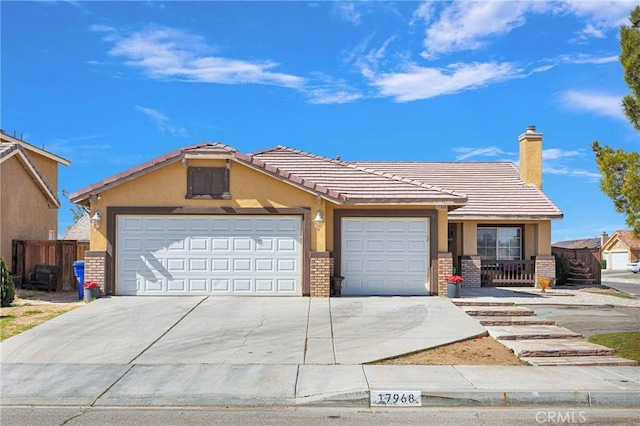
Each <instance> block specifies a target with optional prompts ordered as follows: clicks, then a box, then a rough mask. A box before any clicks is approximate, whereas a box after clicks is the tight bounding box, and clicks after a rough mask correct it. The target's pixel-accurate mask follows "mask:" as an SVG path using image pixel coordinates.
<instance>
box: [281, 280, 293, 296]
mask: <svg viewBox="0 0 640 426" xmlns="http://www.w3.org/2000/svg"><path fill="white" fill-rule="evenodd" d="M277 290H278V292H279V293H295V291H296V281H295V280H291V279H278V280H277Z"/></svg>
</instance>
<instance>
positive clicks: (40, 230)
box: [0, 155, 58, 264]
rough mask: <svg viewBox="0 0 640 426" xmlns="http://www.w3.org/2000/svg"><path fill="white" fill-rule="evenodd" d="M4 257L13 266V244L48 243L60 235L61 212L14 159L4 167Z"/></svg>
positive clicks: (0, 210) (0, 168)
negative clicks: (50, 206)
mask: <svg viewBox="0 0 640 426" xmlns="http://www.w3.org/2000/svg"><path fill="white" fill-rule="evenodd" d="M0 217H1V218H2V220H0V253H1V254H2V256H3V257H4V258H5V260H6V261H7V262H8V263H9V264H10V263H11V256H12V255H11V242H12V240H14V239H16V240H47V239H48V238H49V230H53V231H54V232H55V235H57V233H58V210H57V209H55V208H49V207H48V200H47V198H46V197H45V195H44V194H43V193H42V192H41V190H40V187H39V186H38V185H37V184H36V183H35V182H34V181H33V179H32V177H31V175H30V174H29V172H28V171H27V170H26V169H25V168H24V165H23V164H22V161H20V159H19V158H18V157H17V156H15V155H14V156H13V157H11V158H9V159H7V160H5V161H3V162H2V163H1V164H0Z"/></svg>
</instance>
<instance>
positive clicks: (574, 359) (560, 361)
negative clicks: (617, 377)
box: [520, 356, 638, 367]
mask: <svg viewBox="0 0 640 426" xmlns="http://www.w3.org/2000/svg"><path fill="white" fill-rule="evenodd" d="M520 359H522V360H523V361H526V362H528V363H529V364H531V365H535V366H569V365H581V366H587V365H600V366H604V365H609V366H625V367H626V366H629V367H631V366H636V365H638V361H634V360H632V359H625V358H620V357H617V356H558V357H552V356H541V357H523V358H520Z"/></svg>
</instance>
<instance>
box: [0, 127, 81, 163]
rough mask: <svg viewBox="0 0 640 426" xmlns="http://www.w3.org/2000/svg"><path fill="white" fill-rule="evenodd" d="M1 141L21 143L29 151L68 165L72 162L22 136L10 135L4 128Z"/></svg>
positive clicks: (0, 135)
mask: <svg viewBox="0 0 640 426" xmlns="http://www.w3.org/2000/svg"><path fill="white" fill-rule="evenodd" d="M0 142H8V143H15V144H18V145H21V146H22V147H23V148H25V149H27V150H28V151H32V152H35V153H37V154H40V155H42V156H45V157H47V158H49V159H51V160H53V161H57V162H58V163H60V164H63V165H65V166H68V165H70V164H71V163H70V162H69V160H67V159H64V158H62V157H60V156H58V155H55V154H53V153H51V152H49V151H46V150H45V149H44V148H38V147H37V146H35V145H31V144H30V143H28V142H25V141H23V140H22V139H20V138H16V137H15V136H11V135H8V134H6V133H5V132H4V131H3V130H2V129H0Z"/></svg>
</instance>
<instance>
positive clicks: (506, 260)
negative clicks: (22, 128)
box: [70, 126, 562, 297]
mask: <svg viewBox="0 0 640 426" xmlns="http://www.w3.org/2000/svg"><path fill="white" fill-rule="evenodd" d="M519 145H520V160H519V163H520V168H519V169H518V168H517V167H516V166H515V165H514V164H513V163H511V162H448V163H445V162H358V161H343V160H339V159H329V158H326V157H322V156H319V155H315V154H311V153H307V152H302V151H299V150H296V149H292V148H287V147H282V146H278V147H275V148H271V149H267V150H264V151H259V152H254V153H251V154H244V153H240V152H238V151H237V150H235V149H234V148H232V147H230V146H227V145H224V144H221V143H202V144H197V145H192V146H188V147H185V148H182V149H178V150H176V151H173V152H169V153H167V154H165V155H162V156H160V157H158V158H155V159H153V160H151V161H149V162H147V163H144V164H141V165H139V166H137V167H133V168H131V169H129V170H126V171H124V172H122V173H119V174H117V175H115V176H112V177H109V178H107V179H104V180H102V181H100V182H97V183H94V184H92V185H90V186H88V187H86V188H83V189H81V190H79V191H77V192H75V193H74V194H71V196H70V199H71V201H72V202H75V203H79V204H81V205H84V206H86V207H88V208H89V209H90V215H91V218H92V221H93V225H94V226H92V229H91V242H90V251H88V252H87V253H86V254H85V279H87V280H92V281H96V282H98V283H100V284H101V286H102V287H103V290H104V291H105V292H106V293H108V294H115V295H171V294H231V295H293V296H320V297H326V296H329V295H330V294H332V293H341V294H345V295H436V294H439V295H446V281H445V277H446V276H448V275H451V274H452V272H453V270H454V265H455V268H456V270H457V272H458V273H460V274H461V275H462V276H463V277H464V278H465V281H466V282H465V285H467V286H477V287H479V286H481V285H498V284H499V283H508V282H509V281H508V280H512V281H515V282H520V283H523V282H526V283H527V285H532V286H533V285H534V284H535V283H536V282H537V280H538V278H540V277H545V278H553V277H555V261H554V257H553V256H552V255H551V221H552V220H554V219H560V218H562V212H561V211H560V210H559V209H558V208H557V207H556V206H555V205H554V204H553V202H552V201H551V200H549V198H548V197H547V196H546V195H545V194H544V193H543V192H542V190H541V187H542V134H541V133H538V132H536V130H535V127H533V126H531V127H529V128H527V130H526V132H525V133H524V134H522V135H521V136H520V137H519ZM497 271H498V272H497ZM492 274H493V275H492ZM340 277H342V278H343V280H342V282H341V283H340V281H341V280H340ZM493 280H495V281H493ZM340 284H341V286H340Z"/></svg>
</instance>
